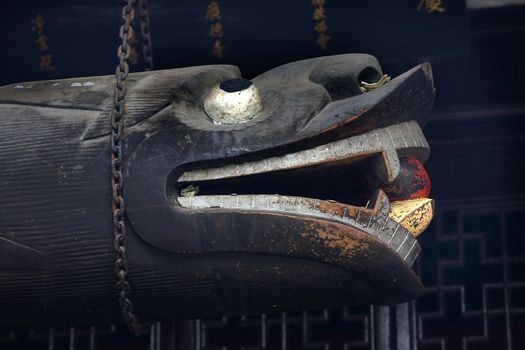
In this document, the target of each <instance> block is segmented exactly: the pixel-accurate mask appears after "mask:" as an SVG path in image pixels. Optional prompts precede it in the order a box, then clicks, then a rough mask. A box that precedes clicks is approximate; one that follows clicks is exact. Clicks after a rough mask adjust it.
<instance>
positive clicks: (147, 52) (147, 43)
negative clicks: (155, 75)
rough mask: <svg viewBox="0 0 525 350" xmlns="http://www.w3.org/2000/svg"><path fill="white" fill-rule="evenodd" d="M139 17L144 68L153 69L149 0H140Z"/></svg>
mask: <svg viewBox="0 0 525 350" xmlns="http://www.w3.org/2000/svg"><path fill="white" fill-rule="evenodd" d="M139 17H140V32H141V35H142V55H143V57H144V69H145V70H153V46H152V43H151V30H150V26H149V11H148V0H139Z"/></svg>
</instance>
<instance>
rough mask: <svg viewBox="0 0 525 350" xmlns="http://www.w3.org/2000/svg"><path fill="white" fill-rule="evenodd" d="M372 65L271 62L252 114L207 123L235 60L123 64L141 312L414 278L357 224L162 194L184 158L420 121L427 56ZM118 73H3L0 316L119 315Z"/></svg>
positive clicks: (365, 289) (375, 291) (405, 285)
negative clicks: (383, 79)
mask: <svg viewBox="0 0 525 350" xmlns="http://www.w3.org/2000/svg"><path fill="white" fill-rule="evenodd" d="M367 67H372V68H373V69H374V70H376V73H377V75H379V76H380V74H381V71H380V68H379V65H378V63H377V61H376V60H375V59H374V58H372V57H371V56H366V55H342V56H333V57H328V58H319V59H312V60H306V61H301V62H298V63H294V64H290V65H287V66H283V67H279V68H277V69H275V70H272V71H269V72H267V73H265V74H263V75H261V76H259V77H257V78H256V79H254V83H255V84H256V86H257V87H258V88H259V90H260V92H261V95H262V99H263V103H264V109H263V111H262V112H261V115H260V116H258V117H257V118H255V119H254V120H253V121H250V122H247V123H244V124H239V125H233V126H232V125H230V126H226V125H214V124H213V123H211V122H210V120H209V118H208V117H207V116H206V115H205V113H204V112H203V110H202V100H203V98H204V97H205V96H206V94H207V92H208V91H209V90H210V89H211V88H213V87H214V86H215V85H217V84H218V83H220V82H222V81H224V80H227V79H231V78H236V77H239V76H240V73H239V71H238V69H237V68H236V67H233V66H202V67H192V68H187V69H186V68H185V69H177V70H167V71H154V72H149V73H135V74H131V75H130V86H129V91H128V104H127V106H128V114H127V117H126V125H127V129H126V135H127V137H126V140H125V157H126V162H125V169H126V171H125V177H126V187H125V196H126V200H127V210H128V219H129V220H128V222H127V227H128V232H129V233H128V254H129V260H130V266H131V267H130V274H129V276H128V279H129V281H130V283H131V286H132V293H131V295H132V300H133V302H134V304H135V307H136V311H137V313H138V314H139V315H140V316H141V317H142V318H143V319H144V320H154V319H172V318H194V317H208V316H217V315H222V314H241V313H254V312H271V311H279V310H290V309H296V310H297V309H304V308H306V309H309V308H319V307H331V306H337V305H347V304H356V303H377V304H384V303H387V304H388V303H397V302H403V301H406V300H410V299H412V298H414V297H416V296H417V295H419V294H420V293H421V291H422V286H421V284H420V282H419V279H418V278H417V277H416V276H415V275H414V273H413V272H412V271H411V270H410V268H409V266H408V265H407V264H406V263H405V262H404V261H403V257H401V256H399V255H398V254H397V253H396V252H395V250H393V249H392V248H391V247H389V246H388V245H387V244H386V243H385V242H383V241H381V240H380V239H379V238H378V237H376V236H374V235H371V234H369V233H367V232H365V231H364V230H363V229H361V228H360V226H359V227H357V226H356V227H351V226H349V225H342V224H340V223H335V222H329V221H323V220H318V219H312V218H306V217H302V218H301V217H296V216H293V215H286V214H280V213H269V214H264V213H247V212H245V211H228V210H209V211H197V210H193V211H192V210H188V209H184V208H177V207H174V206H173V205H172V204H173V203H172V202H171V201H172V194H173V191H175V189H174V188H173V187H172V186H173V184H172V182H173V180H176V176H178V175H180V172H181V169H182V168H184V169H189V168H192V167H195V165H192V164H200V163H205V162H208V163H210V164H214V165H220V164H224V163H226V162H230V161H231V160H232V159H234V160H235V159H252V158H253V159H255V158H258V157H261V156H263V155H264V156H266V155H272V154H279V153H280V154H282V153H283V152H284V153H287V152H290V151H292V150H296V149H301V148H306V147H311V146H312V145H319V144H324V143H325V142H328V141H331V140H336V139H340V138H343V137H349V136H352V135H358V134H362V133H364V132H367V131H370V130H373V129H375V128H379V127H383V126H387V125H391V124H395V123H397V122H403V121H409V120H418V121H420V122H421V123H423V121H424V120H425V118H426V116H427V115H428V112H429V110H430V108H431V105H432V100H433V93H434V91H433V87H432V79H431V74H430V70H429V67H428V66H426V65H423V66H419V67H417V68H415V69H413V70H411V71H409V72H407V73H406V74H404V75H403V76H400V77H399V78H398V79H394V80H392V81H391V82H390V83H388V84H387V85H386V86H385V87H383V88H381V89H378V90H375V91H372V92H369V93H366V94H362V93H361V92H359V91H358V89H356V86H357V85H356V84H359V79H358V78H359V74H360V73H361V72H362V71H363V70H364V69H365V68H367ZM330 68H331V69H330ZM313 72H318V73H315V74H314V73H313ZM334 72H335V75H334ZM330 74H332V75H330ZM312 76H314V77H320V78H319V80H316V79H317V78H316V79H313V80H316V81H317V82H318V83H316V82H314V81H312V78H311V77H312ZM321 78H322V79H321ZM334 79H335V80H334ZM327 82H329V83H330V84H332V85H331V86H330V87H329V88H328V89H326V88H325V87H326V85H327V84H328V83H327ZM79 84H80V86H77V85H79ZM323 84H324V85H325V86H323ZM346 86H349V87H351V88H349V89H348V90H346V88H345V87H346ZM112 87H113V77H111V76H107V77H92V78H78V79H66V80H59V81H43V82H34V83H22V84H13V85H8V86H4V87H1V88H0V169H1V171H0V286H1V287H0V314H1V315H2V316H1V317H0V327H16V326H23V325H26V324H28V323H31V324H42V325H53V324H62V325H73V324H92V323H108V322H121V319H120V312H119V308H118V303H117V296H116V291H115V287H114V284H115V275H114V271H113V260H114V253H113V239H112V229H111V227H112V221H111V193H110V186H109V180H110V174H109V170H110V167H109V159H110V152H109V137H108V132H109V113H110V112H111V103H112ZM334 87H335V88H334ZM336 90H337V91H336ZM418 156H420V157H423V158H425V157H426V156H428V154H418ZM180 166H183V167H182V168H180ZM371 210H372V209H371ZM356 213H357V212H356ZM374 213H375V212H374ZM372 219H373V215H371V216H370V222H372ZM370 222H369V223H368V224H369V225H370ZM374 225H376V224H375V221H374V223H373V224H372V226H371V227H375V226H374ZM377 225H379V224H377ZM400 230H401V231H400V232H403V228H400ZM298 233H303V236H302V237H303V238H305V239H299V238H298V236H297V235H298ZM323 235H325V236H323ZM326 235H328V236H326ZM326 237H328V238H326ZM337 237H339V238H337ZM407 237H408V236H407ZM274 240H275V241H274ZM327 242H328V243H327ZM333 242H337V244H336V243H333ZM399 243H400V244H402V243H401V242H399ZM334 244H335V245H334Z"/></svg>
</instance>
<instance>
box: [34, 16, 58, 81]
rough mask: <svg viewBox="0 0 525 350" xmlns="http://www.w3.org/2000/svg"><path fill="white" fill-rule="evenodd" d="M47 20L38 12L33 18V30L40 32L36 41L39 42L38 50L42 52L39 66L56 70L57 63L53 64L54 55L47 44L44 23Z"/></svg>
mask: <svg viewBox="0 0 525 350" xmlns="http://www.w3.org/2000/svg"><path fill="white" fill-rule="evenodd" d="M45 24H46V21H45V20H44V17H43V16H42V15H41V14H38V15H37V16H36V17H35V18H33V19H32V20H31V26H32V29H33V32H36V33H37V34H38V38H37V39H36V41H35V42H36V43H37V44H38V51H39V52H40V57H39V66H40V69H41V70H43V71H54V70H55V68H56V67H55V65H54V64H53V55H51V53H50V52H49V46H48V45H47V36H45V34H44V25H45Z"/></svg>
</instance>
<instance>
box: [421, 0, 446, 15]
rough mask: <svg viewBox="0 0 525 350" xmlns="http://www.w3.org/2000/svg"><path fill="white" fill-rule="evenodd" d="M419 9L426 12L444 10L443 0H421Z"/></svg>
mask: <svg viewBox="0 0 525 350" xmlns="http://www.w3.org/2000/svg"><path fill="white" fill-rule="evenodd" d="M417 10H418V11H425V12H426V13H432V12H444V11H445V8H444V7H443V3H442V0H421V1H420V2H419V5H418V6H417Z"/></svg>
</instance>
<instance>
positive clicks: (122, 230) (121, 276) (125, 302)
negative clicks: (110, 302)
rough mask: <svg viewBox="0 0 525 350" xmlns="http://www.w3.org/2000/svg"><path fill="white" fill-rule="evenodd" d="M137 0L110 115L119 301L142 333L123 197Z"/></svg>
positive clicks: (129, 9)
mask: <svg viewBox="0 0 525 350" xmlns="http://www.w3.org/2000/svg"><path fill="white" fill-rule="evenodd" d="M135 1H136V0H125V5H124V6H123V7H122V22H123V23H122V26H121V27H120V32H119V36H120V39H122V43H121V44H120V46H119V47H118V50H117V56H118V59H119V63H118V65H117V68H116V72H115V75H116V86H115V89H114V96H113V113H112V114H111V189H112V198H113V201H112V210H113V244H114V248H115V273H116V274H117V283H116V287H117V289H118V291H119V304H120V310H121V312H122V316H123V317H124V320H125V321H126V323H127V325H128V327H129V328H130V330H131V331H132V332H133V333H135V334H140V333H142V325H141V324H140V322H139V319H138V317H137V315H135V313H134V312H133V304H132V303H131V300H130V286H129V282H128V281H127V279H126V277H127V274H128V270H129V265H128V259H127V255H126V227H125V225H124V211H125V204H124V197H123V186H124V177H123V176H122V138H123V135H122V133H123V128H124V119H123V118H124V114H125V108H126V106H125V99H126V86H127V82H126V80H127V78H128V74H129V65H128V60H129V57H130V53H131V47H130V44H129V42H130V40H131V38H132V36H133V27H132V25H131V23H132V21H133V18H134V15H135V13H134V10H133V5H134V3H135Z"/></svg>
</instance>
